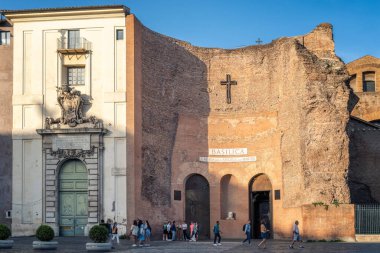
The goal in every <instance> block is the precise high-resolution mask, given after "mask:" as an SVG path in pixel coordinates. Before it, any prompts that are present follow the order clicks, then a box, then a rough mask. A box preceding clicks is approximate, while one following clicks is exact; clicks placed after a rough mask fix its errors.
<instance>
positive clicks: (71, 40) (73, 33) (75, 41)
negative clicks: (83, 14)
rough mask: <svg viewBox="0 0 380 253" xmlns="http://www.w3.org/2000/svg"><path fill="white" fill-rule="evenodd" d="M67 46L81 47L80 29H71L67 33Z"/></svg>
mask: <svg viewBox="0 0 380 253" xmlns="http://www.w3.org/2000/svg"><path fill="white" fill-rule="evenodd" d="M67 47H68V48H79V47H80V37H79V30H69V31H68V33H67Z"/></svg>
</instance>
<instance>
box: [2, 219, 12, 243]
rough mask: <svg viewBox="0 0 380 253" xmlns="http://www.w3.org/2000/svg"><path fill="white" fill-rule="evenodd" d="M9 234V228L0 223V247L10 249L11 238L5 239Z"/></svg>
mask: <svg viewBox="0 0 380 253" xmlns="http://www.w3.org/2000/svg"><path fill="white" fill-rule="evenodd" d="M10 236H11V230H10V229H9V228H8V227H7V226H5V225H3V224H0V249H10V248H12V247H13V240H7V239H8V238H9V237H10Z"/></svg>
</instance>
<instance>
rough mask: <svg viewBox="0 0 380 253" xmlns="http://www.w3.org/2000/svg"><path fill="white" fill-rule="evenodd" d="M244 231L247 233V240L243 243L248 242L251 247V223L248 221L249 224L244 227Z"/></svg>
mask: <svg viewBox="0 0 380 253" xmlns="http://www.w3.org/2000/svg"><path fill="white" fill-rule="evenodd" d="M243 231H244V233H245V236H246V238H245V240H244V241H243V242H242V243H243V244H244V243H245V242H246V241H248V244H249V245H251V221H250V220H249V221H247V223H245V224H244V226H243Z"/></svg>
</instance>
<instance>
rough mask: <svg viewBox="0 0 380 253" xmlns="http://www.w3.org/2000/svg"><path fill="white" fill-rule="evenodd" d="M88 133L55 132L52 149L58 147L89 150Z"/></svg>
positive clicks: (54, 149) (55, 149)
mask: <svg viewBox="0 0 380 253" xmlns="http://www.w3.org/2000/svg"><path fill="white" fill-rule="evenodd" d="M90 142H91V141H90V135H89V134H57V135H56V136H53V140H52V148H53V151H57V150H58V149H82V150H90V144H91V143H90Z"/></svg>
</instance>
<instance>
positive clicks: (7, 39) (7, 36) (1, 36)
mask: <svg viewBox="0 0 380 253" xmlns="http://www.w3.org/2000/svg"><path fill="white" fill-rule="evenodd" d="M9 44H11V33H10V32H8V31H0V45H9Z"/></svg>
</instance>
